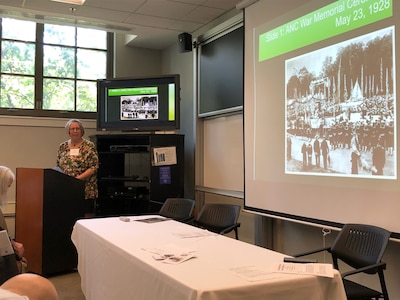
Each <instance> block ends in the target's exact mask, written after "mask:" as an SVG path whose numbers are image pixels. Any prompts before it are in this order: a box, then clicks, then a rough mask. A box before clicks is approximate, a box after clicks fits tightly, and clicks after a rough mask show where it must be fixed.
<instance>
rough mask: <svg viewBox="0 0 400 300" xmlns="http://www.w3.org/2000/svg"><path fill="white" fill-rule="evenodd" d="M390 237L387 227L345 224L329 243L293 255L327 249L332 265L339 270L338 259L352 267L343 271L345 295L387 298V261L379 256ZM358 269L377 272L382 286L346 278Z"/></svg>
mask: <svg viewBox="0 0 400 300" xmlns="http://www.w3.org/2000/svg"><path fill="white" fill-rule="evenodd" d="M389 238H390V232H389V231H387V230H386V229H383V228H380V227H376V226H371V225H363V224H346V225H344V226H343V228H342V230H341V231H340V233H339V234H338V236H337V237H336V239H335V241H334V243H333V245H332V246H331V247H326V248H322V249H317V250H313V251H309V252H306V253H302V254H297V255H295V257H300V256H305V255H310V254H314V253H318V252H321V251H325V250H326V251H328V252H330V253H331V255H332V262H333V267H334V268H335V269H337V270H339V263H338V262H339V261H342V262H344V263H346V264H347V265H349V266H350V267H352V268H353V269H352V270H350V271H348V272H344V273H342V274H341V275H342V279H343V284H344V288H345V290H346V295H347V299H349V300H350V299H357V300H367V299H368V300H371V299H385V300H388V299H389V296H388V292H387V288H386V283H385V277H384V274H383V271H384V270H385V269H386V263H385V262H382V261H381V259H382V256H383V254H384V252H385V250H386V246H387V244H388V241H389ZM357 273H366V274H371V275H375V274H378V276H379V281H380V286H381V290H380V291H378V290H374V289H371V288H369V287H366V286H364V285H361V284H359V283H356V282H354V281H351V280H348V279H345V278H347V277H348V276H350V275H354V274H357Z"/></svg>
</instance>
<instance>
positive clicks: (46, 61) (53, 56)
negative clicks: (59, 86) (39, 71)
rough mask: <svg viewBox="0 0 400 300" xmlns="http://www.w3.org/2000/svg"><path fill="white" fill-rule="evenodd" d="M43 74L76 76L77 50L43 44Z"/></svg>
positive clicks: (65, 76)
mask: <svg viewBox="0 0 400 300" xmlns="http://www.w3.org/2000/svg"><path fill="white" fill-rule="evenodd" d="M43 75H44V76H52V77H62V78H74V77H75V50H74V48H67V47H61V46H43Z"/></svg>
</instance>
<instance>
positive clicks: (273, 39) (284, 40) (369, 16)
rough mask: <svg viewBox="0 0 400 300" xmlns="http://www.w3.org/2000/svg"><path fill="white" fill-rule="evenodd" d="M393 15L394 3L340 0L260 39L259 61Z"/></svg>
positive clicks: (379, 0) (385, 0)
mask: <svg viewBox="0 0 400 300" xmlns="http://www.w3.org/2000/svg"><path fill="white" fill-rule="evenodd" d="M392 15H393V3H392V0H339V1H336V2H334V3H332V4H329V5H327V6H324V7H323V8H320V9H318V10H316V11H314V12H311V13H309V14H307V15H305V16H302V17H300V18H298V19H296V20H293V21H291V22H288V23H286V24H284V25H282V26H279V27H277V28H275V29H272V30H270V31H268V32H265V33H262V34H260V36H259V52H258V61H259V62H261V61H264V60H267V59H270V58H272V57H275V56H278V55H281V54H283V53H287V52H290V51H292V50H295V49H298V48H301V47H304V46H307V45H310V44H313V43H316V42H318V41H322V40H324V39H327V38H330V37H333V36H336V35H339V34H342V33H345V32H348V31H350V30H353V29H356V28H360V27H363V26H365V25H368V24H372V23H374V22H376V21H379V20H383V19H386V18H389V17H391V16H392Z"/></svg>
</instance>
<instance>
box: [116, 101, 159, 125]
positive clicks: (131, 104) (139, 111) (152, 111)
mask: <svg viewBox="0 0 400 300" xmlns="http://www.w3.org/2000/svg"><path fill="white" fill-rule="evenodd" d="M147 119H153V120H157V119H158V96H122V97H121V120H147Z"/></svg>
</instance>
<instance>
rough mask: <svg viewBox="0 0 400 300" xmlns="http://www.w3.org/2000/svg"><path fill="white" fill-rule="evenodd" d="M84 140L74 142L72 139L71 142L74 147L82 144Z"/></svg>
mask: <svg viewBox="0 0 400 300" xmlns="http://www.w3.org/2000/svg"><path fill="white" fill-rule="evenodd" d="M82 142H83V140H80V141H79V142H76V143H75V142H72V141H70V144H71V145H72V146H73V147H77V146H79V145H80V144H82Z"/></svg>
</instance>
